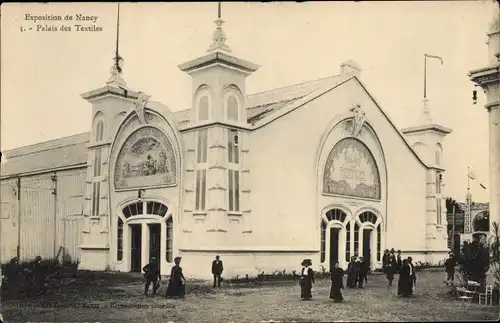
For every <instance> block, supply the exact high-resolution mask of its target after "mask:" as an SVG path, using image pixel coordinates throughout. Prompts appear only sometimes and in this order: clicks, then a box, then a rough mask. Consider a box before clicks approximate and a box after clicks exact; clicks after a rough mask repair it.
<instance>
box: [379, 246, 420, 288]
mask: <svg viewBox="0 0 500 323" xmlns="http://www.w3.org/2000/svg"><path fill="white" fill-rule="evenodd" d="M394 252H395V251H394V249H391V250H390V251H389V250H388V249H386V250H385V251H384V255H383V257H382V268H383V270H384V273H385V274H386V277H387V280H388V282H389V284H388V286H387V287H388V288H390V287H391V286H392V282H393V280H394V275H395V274H399V280H398V295H400V296H403V297H408V296H411V295H413V288H414V286H415V284H416V282H417V275H416V272H415V266H414V265H413V259H412V258H411V257H408V258H406V259H403V258H402V256H401V250H398V251H397V254H394Z"/></svg>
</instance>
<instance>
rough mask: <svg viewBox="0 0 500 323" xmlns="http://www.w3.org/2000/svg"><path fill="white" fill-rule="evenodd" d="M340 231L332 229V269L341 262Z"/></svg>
mask: <svg viewBox="0 0 500 323" xmlns="http://www.w3.org/2000/svg"><path fill="white" fill-rule="evenodd" d="M339 231H340V230H339V229H336V228H331V229H330V268H333V266H334V265H335V264H336V263H337V262H339Z"/></svg>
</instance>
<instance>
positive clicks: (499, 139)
mask: <svg viewBox="0 0 500 323" xmlns="http://www.w3.org/2000/svg"><path fill="white" fill-rule="evenodd" d="M494 11H495V12H493V20H492V22H491V24H490V30H489V31H488V33H487V35H488V42H487V44H488V64H487V66H486V67H484V68H481V69H477V70H474V71H471V72H470V73H469V76H470V78H471V80H472V81H473V82H474V83H476V84H477V85H479V86H480V87H481V88H482V89H483V90H484V93H485V94H486V105H485V108H486V110H487V111H488V114H489V129H490V131H489V132H490V135H489V143H490V144H489V148H490V149H489V150H490V169H489V170H490V184H489V187H488V189H489V191H490V223H491V222H497V223H500V18H499V17H500V9H499V8H498V7H497V8H496V10H494ZM491 227H492V226H491V225H490V228H491Z"/></svg>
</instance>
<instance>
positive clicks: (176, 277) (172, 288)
mask: <svg viewBox="0 0 500 323" xmlns="http://www.w3.org/2000/svg"><path fill="white" fill-rule="evenodd" d="M181 259H182V258H181V257H175V258H174V263H175V265H174V266H173V267H172V270H171V271H170V279H169V282H168V286H167V291H166V292H165V297H167V298H183V297H184V295H185V293H186V286H185V283H186V278H185V277H184V274H183V273H182V268H181V266H180V264H181Z"/></svg>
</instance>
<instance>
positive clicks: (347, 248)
mask: <svg viewBox="0 0 500 323" xmlns="http://www.w3.org/2000/svg"><path fill="white" fill-rule="evenodd" d="M345 231H346V239H345V261H350V260H351V222H347V224H346V226H345Z"/></svg>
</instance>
